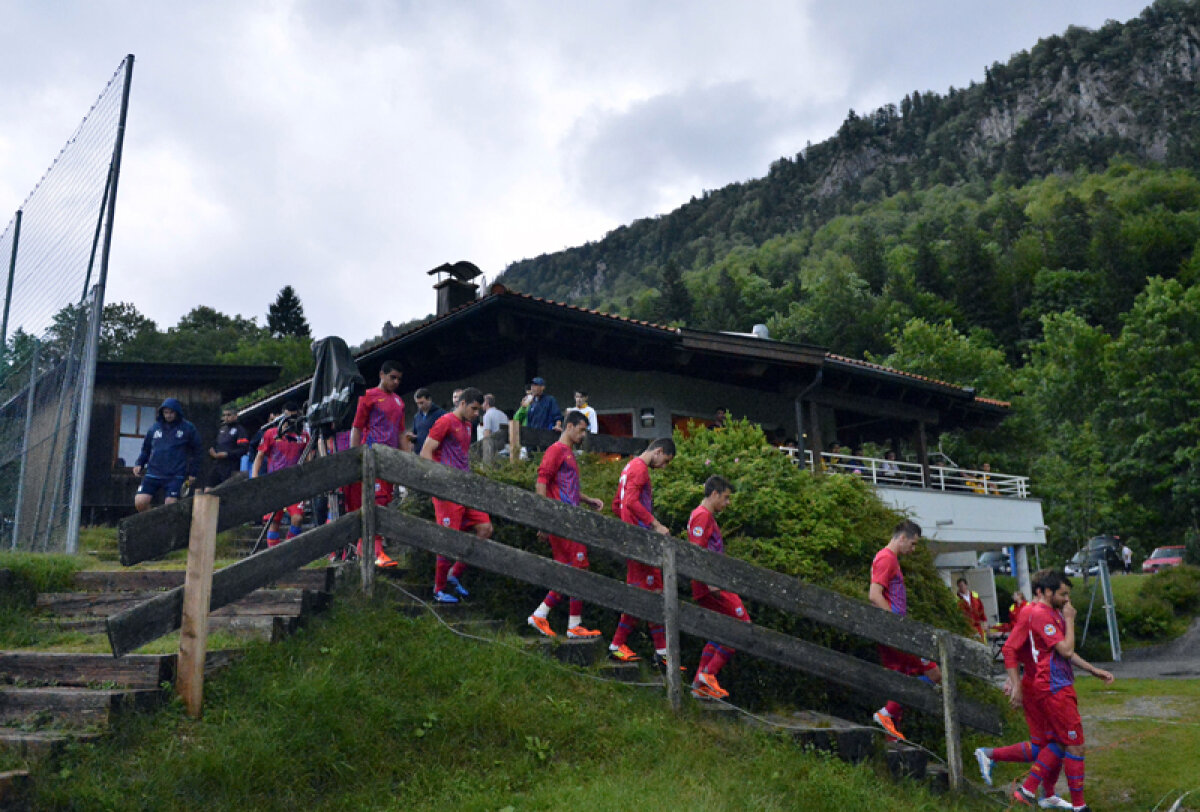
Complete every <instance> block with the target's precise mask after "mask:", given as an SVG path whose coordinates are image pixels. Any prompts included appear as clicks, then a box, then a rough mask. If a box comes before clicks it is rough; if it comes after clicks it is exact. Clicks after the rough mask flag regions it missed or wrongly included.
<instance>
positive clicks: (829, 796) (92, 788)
mask: <svg viewBox="0 0 1200 812" xmlns="http://www.w3.org/2000/svg"><path fill="white" fill-rule="evenodd" d="M509 639H510V640H511V638H509ZM34 779H35V780H34V786H35V788H36V790H35V791H36V793H37V796H36V797H35V799H34V802H35V804H36V805H37V807H38V808H72V809H76V808H79V809H109V808H112V809H182V808H187V809H234V808H236V809H263V810H271V809H281V810H289V812H290V811H291V810H295V809H348V810H349V809H355V810H357V809H405V810H410V809H411V810H420V809H429V810H434V809H436V810H444V809H447V808H453V809H455V810H477V809H478V810H485V809H486V810H501V809H512V810H538V809H581V810H627V809H664V808H673V809H680V810H690V809H705V810H745V809H763V810H775V809H778V810H790V809H838V810H841V809H861V808H879V809H889V810H892V809H921V810H935V809H936V810H944V809H987V808H991V805H990V802H986V801H983V800H980V799H977V798H970V797H968V798H962V799H947V798H937V797H934V796H931V795H929V794H928V793H927V792H926V791H925V790H924V789H923V788H922V787H920V786H918V785H916V784H913V783H901V784H893V783H892V782H891V781H890V780H888V779H886V778H884V777H883V772H882V771H881V765H878V764H867V765H860V766H850V765H847V764H844V763H842V762H840V761H837V760H836V759H833V758H830V757H827V756H824V755H821V754H816V753H811V752H805V751H803V750H801V749H799V748H798V747H796V746H795V745H794V744H792V743H791V742H790V741H787V740H784V739H782V738H779V737H775V736H771V735H767V734H763V733H759V732H755V731H752V730H749V729H746V728H744V727H743V726H741V725H737V724H729V723H726V722H721V721H715V720H712V719H706V718H703V717H702V716H701V715H700V714H699V713H698V712H697V711H695V709H693V708H691V707H690V705H689V706H688V708H686V709H685V713H684V714H683V715H682V717H676V716H674V715H672V714H671V713H670V711H669V709H668V708H667V707H666V703H665V701H664V699H663V697H662V693H661V691H660V690H655V689H644V688H631V687H628V686H623V685H618V684H614V683H609V682H598V681H596V680H593V679H589V678H587V677H585V676H582V675H581V674H580V673H579V672H576V671H573V670H568V669H564V668H562V667H560V666H558V665H556V664H555V663H553V662H551V661H549V660H547V659H545V658H543V657H541V656H540V655H537V656H530V655H528V654H524V653H522V652H520V651H517V650H514V649H513V648H508V647H504V646H498V645H489V644H483V643H477V642H473V641H470V640H465V639H462V638H460V637H457V636H455V635H453V634H452V633H450V632H449V631H447V630H445V629H444V628H443V627H441V626H440V625H438V624H436V623H435V622H434V621H433V620H431V619H428V618H419V619H409V618H406V617H403V616H401V615H399V614H397V613H396V612H395V611H394V610H392V609H391V608H390V607H389V606H387V604H386V602H385V601H384V600H383V599H378V600H376V601H375V602H373V603H364V601H363V600H362V599H361V598H359V597H356V596H353V595H350V596H343V597H340V598H339V600H338V602H337V604H336V605H335V607H334V609H333V610H332V612H331V613H330V614H329V615H326V616H325V617H323V618H321V619H319V620H317V621H316V622H315V623H314V624H312V625H311V626H310V627H309V628H308V629H307V630H306V631H305V632H303V633H302V634H300V635H297V636H295V637H293V638H291V639H289V640H287V641H285V642H284V643H281V644H277V645H275V646H269V647H267V646H264V647H259V648H255V649H252V650H251V651H250V652H249V653H248V654H247V656H246V657H245V658H244V659H243V660H241V661H239V662H238V663H237V664H235V665H234V666H232V667H231V668H230V669H229V670H227V671H226V672H224V673H223V674H221V675H218V676H217V677H215V678H214V679H212V680H210V681H209V683H208V685H207V688H206V701H205V716H204V718H203V719H202V720H200V721H192V720H190V719H188V718H186V717H185V716H184V715H183V714H182V712H181V710H180V708H179V707H178V705H172V706H170V707H168V708H166V709H165V710H163V711H161V712H159V713H157V714H154V715H150V716H144V717H139V718H135V719H130V720H127V721H125V722H123V723H122V724H120V725H119V726H118V728H117V730H116V732H115V735H114V736H113V737H112V738H111V739H109V740H107V741H105V742H103V743H101V744H99V745H96V746H86V747H77V748H73V749H71V750H69V751H68V752H67V753H66V754H65V755H64V756H63V757H62V758H61V759H60V760H59V762H58V763H57V764H55V765H44V766H41V767H35V776H34Z"/></svg>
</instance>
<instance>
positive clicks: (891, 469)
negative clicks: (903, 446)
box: [879, 448, 900, 484]
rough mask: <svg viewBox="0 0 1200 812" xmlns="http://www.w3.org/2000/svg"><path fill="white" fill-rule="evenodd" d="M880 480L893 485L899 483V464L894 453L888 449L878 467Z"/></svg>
mask: <svg viewBox="0 0 1200 812" xmlns="http://www.w3.org/2000/svg"><path fill="white" fill-rule="evenodd" d="M879 471H880V474H881V476H880V479H881V480H883V482H885V483H889V484H895V483H898V482H899V481H900V464H899V463H898V462H897V461H896V452H895V451H893V450H892V449H890V448H889V449H888V450H887V451H886V452H884V455H883V463H882V464H880V466H879Z"/></svg>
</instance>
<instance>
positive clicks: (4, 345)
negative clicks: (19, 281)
mask: <svg viewBox="0 0 1200 812" xmlns="http://www.w3.org/2000/svg"><path fill="white" fill-rule="evenodd" d="M23 213H24V212H23V211H22V210H21V209H17V219H16V224H15V225H14V226H13V244H12V256H11V257H9V260H8V287H6V288H5V289H4V322H3V324H2V325H0V354H5V355H7V351H8V314H9V311H10V310H12V289H13V276H14V274H15V273H16V271H17V245H18V243H20V242H21V215H22V214H23Z"/></svg>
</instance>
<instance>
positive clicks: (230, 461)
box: [205, 406, 250, 492]
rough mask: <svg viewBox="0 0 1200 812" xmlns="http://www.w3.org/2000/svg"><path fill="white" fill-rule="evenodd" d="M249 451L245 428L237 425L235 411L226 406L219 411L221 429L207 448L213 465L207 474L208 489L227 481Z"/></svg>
mask: <svg viewBox="0 0 1200 812" xmlns="http://www.w3.org/2000/svg"><path fill="white" fill-rule="evenodd" d="M249 450H250V435H249V434H247V433H246V428H245V427H244V426H243V425H242V424H241V423H238V419H237V409H235V408H233V407H232V406H226V407H225V408H224V409H222V410H221V428H220V429H219V430H218V431H217V441H216V442H215V443H213V444H212V445H211V446H209V449H208V456H209V457H210V458H212V461H213V465H212V468H211V469H210V470H209V472H208V487H207V488H205V491H206V492H207V491H210V490H212V489H213V488H215V487H217V486H218V485H220V484H221V483H222V482H224V481H225V480H227V479H229V478H230V477H231V476H233V475H234V474H235V473H237V471H238V468H240V467H241V462H242V457H244V456H245V455H246V453H247V452H248V451H249Z"/></svg>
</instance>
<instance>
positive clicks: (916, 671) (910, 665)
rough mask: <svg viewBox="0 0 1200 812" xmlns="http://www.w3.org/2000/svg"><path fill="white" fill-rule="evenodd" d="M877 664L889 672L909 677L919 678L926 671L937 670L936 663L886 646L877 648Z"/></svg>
mask: <svg viewBox="0 0 1200 812" xmlns="http://www.w3.org/2000/svg"><path fill="white" fill-rule="evenodd" d="M879 663H880V665H882V666H883V667H884V668H886V669H888V670H889V671H896V672H898V673H901V674H907V675H908V676H910V677H919V676H921V675H922V674H924V673H925V672H926V671H932V670H933V669H935V668H937V663H935V662H934V661H933V660H925V659H922V658H920V657H918V656H917V655H915V654H909V653H908V652H907V651H896V649H894V648H889V647H888V646H880V647H879Z"/></svg>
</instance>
